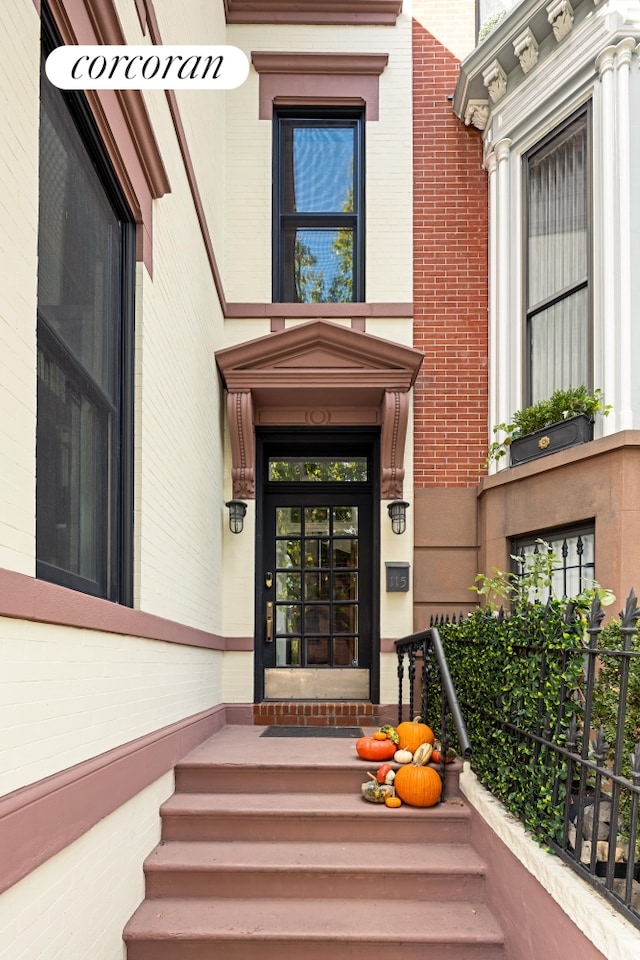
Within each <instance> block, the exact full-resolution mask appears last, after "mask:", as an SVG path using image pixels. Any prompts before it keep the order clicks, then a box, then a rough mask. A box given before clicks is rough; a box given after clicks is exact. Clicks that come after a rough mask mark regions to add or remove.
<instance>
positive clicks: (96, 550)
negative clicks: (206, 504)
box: [36, 5, 135, 605]
mask: <svg viewBox="0 0 640 960" xmlns="http://www.w3.org/2000/svg"><path fill="white" fill-rule="evenodd" d="M42 23H43V57H42V77H41V143H40V177H41V189H40V197H41V199H40V204H41V207H40V220H39V273H38V332H37V336H38V421H37V436H36V441H37V449H36V461H37V472H36V574H37V576H38V577H40V578H42V579H45V580H49V581H51V582H54V583H58V584H60V585H62V586H67V587H70V588H72V589H76V590H80V591H82V592H85V593H89V594H93V595H96V596H100V597H104V598H106V599H109V600H112V601H115V602H120V603H126V604H129V605H130V604H131V603H132V590H133V582H132V581H133V578H132V566H133V558H132V551H133V522H132V521H133V309H134V294H135V224H134V223H133V218H132V216H131V213H130V211H129V209H128V207H127V205H126V202H125V201H124V198H123V195H122V193H121V191H120V190H119V185H118V184H117V182H116V179H115V176H114V174H113V171H112V169H111V167H110V164H109V161H108V158H107V154H106V151H105V150H104V147H103V145H102V143H101V141H100V137H99V134H98V132H97V128H96V126H95V123H94V121H93V117H92V115H91V112H90V110H89V108H88V105H87V103H86V100H85V98H84V96H83V95H82V94H80V93H77V94H76V93H64V94H63V93H62V92H61V91H59V90H57V89H56V88H54V87H52V86H51V85H50V84H49V82H48V81H47V79H46V76H45V73H44V60H45V58H46V55H47V53H48V52H49V50H50V49H52V48H53V47H54V46H58V45H59V44H60V42H61V41H60V38H59V37H58V36H57V34H56V31H55V26H54V24H53V21H52V18H51V15H50V13H49V11H48V9H47V7H46V5H43V9H42Z"/></svg>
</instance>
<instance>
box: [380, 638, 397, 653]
mask: <svg viewBox="0 0 640 960" xmlns="http://www.w3.org/2000/svg"><path fill="white" fill-rule="evenodd" d="M399 639H400V637H380V653H395V652H396V642H397V641H398V640H399Z"/></svg>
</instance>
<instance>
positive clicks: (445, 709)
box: [395, 627, 472, 799]
mask: <svg viewBox="0 0 640 960" xmlns="http://www.w3.org/2000/svg"><path fill="white" fill-rule="evenodd" d="M395 647H396V655H397V658H398V723H401V722H402V719H403V716H402V714H403V705H402V687H403V680H404V675H405V657H406V658H407V659H408V679H409V712H410V715H411V719H413V712H414V687H413V685H414V680H415V676H416V657H417V656H418V655H421V656H422V676H421V690H420V694H421V695H420V702H421V716H422V718H423V720H424V721H425V722H427V720H428V719H431V718H430V717H429V692H430V678H431V673H432V671H433V663H432V656H431V654H433V657H434V658H435V665H436V667H437V671H438V675H439V677H440V688H441V699H440V722H441V729H440V741H441V746H442V750H441V755H442V759H441V776H442V780H443V787H444V769H445V757H446V752H447V748H448V746H449V736H448V730H447V726H448V717H449V715H451V718H452V720H453V724H454V727H455V730H456V735H457V738H458V744H459V746H460V752H461V755H462V757H463V758H464V759H465V760H468V759H469V758H470V757H471V754H472V748H471V743H470V741H469V737H468V734H467V727H466V724H465V722H464V718H463V716H462V711H461V710H460V704H459V702H458V697H457V695H456V691H455V689H454V686H453V681H452V679H451V673H450V671H449V665H448V663H447V658H446V656H445V652H444V647H443V645H442V640H441V638H440V634H439V632H438V629H437V627H430V628H429V629H428V630H423V631H421V632H419V633H414V634H412V635H411V636H409V637H403V638H402V639H401V640H396V643H395ZM442 798H443V799H444V790H443V796H442Z"/></svg>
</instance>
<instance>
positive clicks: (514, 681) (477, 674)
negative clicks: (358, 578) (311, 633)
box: [398, 591, 640, 927]
mask: <svg viewBox="0 0 640 960" xmlns="http://www.w3.org/2000/svg"><path fill="white" fill-rule="evenodd" d="M639 618H640V609H638V604H637V599H636V596H635V593H634V592H633V591H632V592H631V594H630V596H629V598H628V600H627V603H626V606H625V609H624V610H623V611H622V612H621V613H620V616H619V618H618V619H612V620H610V621H609V622H608V623H607V624H606V625H605V626H604V627H603V620H604V611H603V610H602V607H601V604H600V600H599V599H598V597H596V598H595V599H594V600H593V602H592V604H591V606H590V607H587V608H585V607H583V606H581V605H580V604H579V603H578V604H576V603H575V602H574V603H569V604H568V605H566V601H564V602H562V603H561V602H560V601H557V600H550V601H549V602H548V603H547V605H546V606H542V605H540V604H528V605H523V607H521V608H516V609H515V610H514V611H513V612H512V613H511V614H510V615H509V616H505V615H503V614H502V613H500V614H499V615H498V616H496V615H495V614H492V613H490V612H485V611H480V610H479V611H477V612H475V613H473V614H468V615H464V616H463V615H461V616H460V618H458V621H457V622H456V621H455V619H454V620H453V621H451V622H449V620H448V619H447V620H441V619H440V620H438V619H437V620H436V621H435V623H434V625H433V628H432V629H431V630H430V631H428V632H427V633H428V634H429V635H430V636H432V637H433V636H436V637H438V640H439V639H440V636H441V637H442V645H443V652H442V657H443V658H444V656H445V652H446V659H445V660H444V662H445V664H446V665H447V672H448V673H449V676H450V682H451V684H452V688H455V691H456V694H457V697H456V699H455V703H456V709H457V710H459V711H460V712H461V714H463V715H464V718H465V721H466V728H468V731H469V737H470V738H471V740H472V742H473V744H474V754H473V760H472V767H473V769H474V771H475V772H476V773H477V775H478V778H479V780H480V782H482V783H483V784H484V785H485V786H486V787H487V788H488V789H489V790H491V791H492V792H493V793H494V794H495V795H496V796H497V797H498V798H499V799H500V800H501V801H502V802H503V803H504V805H505V806H506V807H507V809H509V810H510V812H512V813H513V814H515V815H516V816H518V817H519V818H520V819H521V820H522V821H523V823H524V824H525V827H527V829H529V830H530V832H531V833H532V834H533V835H534V836H535V837H536V838H537V839H538V840H539V841H540V842H541V843H542V844H543V845H545V846H547V847H549V848H551V849H552V850H553V851H555V853H557V854H558V856H560V857H561V858H562V859H563V860H564V861H565V862H567V863H568V864H570V866H571V867H572V868H573V869H574V870H575V871H576V872H577V873H578V874H579V875H580V876H582V877H583V878H584V879H585V880H586V881H587V882H589V883H590V884H592V885H593V886H594V887H595V888H596V889H598V890H599V891H600V893H601V894H602V895H603V896H604V897H605V898H606V899H607V900H608V901H609V902H610V903H611V904H612V905H613V906H615V907H616V909H617V910H618V911H619V912H621V913H622V914H623V915H624V916H625V917H626V918H627V919H629V920H631V921H632V922H633V923H634V924H635V925H636V926H638V927H640V827H639V823H638V821H639V806H640V639H639V637H638V626H637V623H638V619H639ZM421 636H422V635H421ZM408 639H409V640H410V639H411V638H408ZM403 649H404V651H405V654H406V655H408V658H409V676H410V674H411V670H413V671H414V678H415V679H416V680H417V681H418V684H417V685H418V686H419V687H420V689H419V697H420V700H421V709H423V712H424V713H425V715H427V716H429V715H433V709H434V702H433V696H434V692H435V690H436V688H437V690H438V696H439V695H440V688H441V684H440V685H439V684H438V682H437V678H436V677H435V676H434V669H433V665H432V660H433V658H432V656H431V655H430V654H429V653H428V652H425V655H424V656H423V659H422V661H421V663H420V671H419V673H418V675H417V676H416V659H415V657H414V659H413V661H412V659H411V652H410V650H409V649H408V648H407V645H406V643H405V646H404V647H403ZM398 655H399V658H400V649H399V651H398ZM398 670H399V677H400V685H401V691H400V699H401V702H402V676H401V674H400V666H399V668H398ZM430 687H433V690H430ZM410 689H411V690H412V691H413V684H410ZM412 709H413V704H411V708H410V712H411V710H412ZM443 709H444V708H443ZM449 709H450V703H449ZM445 719H446V718H445V717H444V715H443V729H445V728H446V723H445ZM455 727H456V731H457V729H458V724H457V723H456V724H455ZM465 735H466V730H465ZM454 739H455V737H454Z"/></svg>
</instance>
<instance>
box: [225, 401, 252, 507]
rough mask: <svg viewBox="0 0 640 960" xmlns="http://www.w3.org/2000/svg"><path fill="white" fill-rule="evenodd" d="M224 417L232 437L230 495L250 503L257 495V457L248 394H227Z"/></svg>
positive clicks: (250, 403) (250, 402)
mask: <svg viewBox="0 0 640 960" xmlns="http://www.w3.org/2000/svg"><path fill="white" fill-rule="evenodd" d="M227 414H228V416H229V433H230V435H231V460H232V466H231V479H232V481H233V496H234V498H235V499H238V500H243V499H246V500H252V499H253V498H254V497H255V495H256V476H255V460H256V457H255V434H254V429H253V401H252V397H251V391H250V390H243V391H238V392H230V393H229V394H228V395H227Z"/></svg>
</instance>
